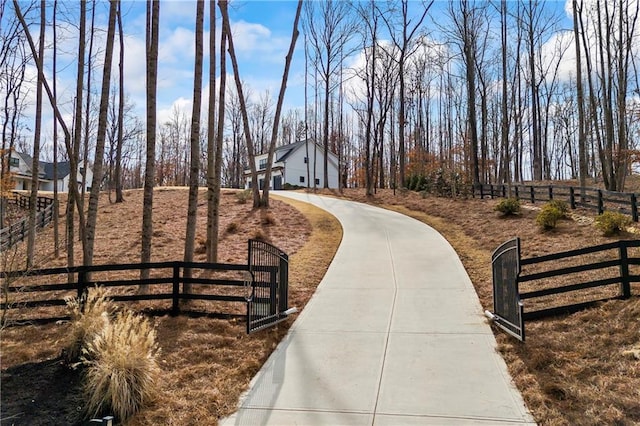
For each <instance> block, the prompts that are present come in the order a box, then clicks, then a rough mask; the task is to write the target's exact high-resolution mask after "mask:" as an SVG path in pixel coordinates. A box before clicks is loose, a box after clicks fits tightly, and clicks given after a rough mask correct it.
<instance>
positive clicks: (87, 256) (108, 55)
mask: <svg viewBox="0 0 640 426" xmlns="http://www.w3.org/2000/svg"><path fill="white" fill-rule="evenodd" d="M119 1H120V0H110V2H109V3H110V4H109V24H108V27H107V40H106V42H107V46H106V49H105V53H104V70H103V72H102V90H101V91H100V115H99V116H98V135H97V138H96V151H95V156H94V160H93V181H92V184H91V191H90V193H89V209H88V211H87V226H86V236H85V238H86V241H85V244H84V246H83V256H84V258H83V264H84V265H92V264H93V248H94V241H95V233H96V226H97V222H98V199H99V197H100V182H101V181H102V175H103V163H104V147H105V139H106V133H107V112H108V107H109V87H110V84H111V64H112V62H113V44H114V39H115V27H116V11H117V9H118V3H119Z"/></svg>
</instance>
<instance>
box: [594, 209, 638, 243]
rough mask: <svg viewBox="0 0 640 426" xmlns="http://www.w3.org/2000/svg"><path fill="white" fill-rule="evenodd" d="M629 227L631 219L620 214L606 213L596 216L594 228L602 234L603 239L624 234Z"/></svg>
mask: <svg viewBox="0 0 640 426" xmlns="http://www.w3.org/2000/svg"><path fill="white" fill-rule="evenodd" d="M629 225H631V218H630V217H629V216H626V215H623V214H622V213H618V212H612V211H606V212H604V213H602V214H601V215H598V216H596V219H595V223H594V226H595V227H596V228H597V229H598V230H600V232H602V235H604V236H605V237H611V236H613V235H618V234H620V233H621V232H625V231H626V230H627V227H629Z"/></svg>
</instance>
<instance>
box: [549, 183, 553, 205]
mask: <svg viewBox="0 0 640 426" xmlns="http://www.w3.org/2000/svg"><path fill="white" fill-rule="evenodd" d="M551 200H553V186H552V185H549V201H551Z"/></svg>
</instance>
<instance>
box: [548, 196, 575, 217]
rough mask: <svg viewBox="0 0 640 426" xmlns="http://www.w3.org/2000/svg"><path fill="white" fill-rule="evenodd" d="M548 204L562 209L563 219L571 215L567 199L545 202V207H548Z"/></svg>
mask: <svg viewBox="0 0 640 426" xmlns="http://www.w3.org/2000/svg"><path fill="white" fill-rule="evenodd" d="M546 206H551V207H554V208H556V209H558V210H559V211H560V213H561V214H562V216H561V217H560V218H561V219H564V218H567V217H569V204H567V203H566V202H565V201H562V200H551V201H549V202H548V203H547V204H545V206H544V207H546ZM544 207H543V209H544Z"/></svg>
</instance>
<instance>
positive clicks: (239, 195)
mask: <svg viewBox="0 0 640 426" xmlns="http://www.w3.org/2000/svg"><path fill="white" fill-rule="evenodd" d="M249 198H251V190H250V189H245V190H243V191H238V192H236V199H237V200H238V203H240V204H247V200H248V199H249Z"/></svg>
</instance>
